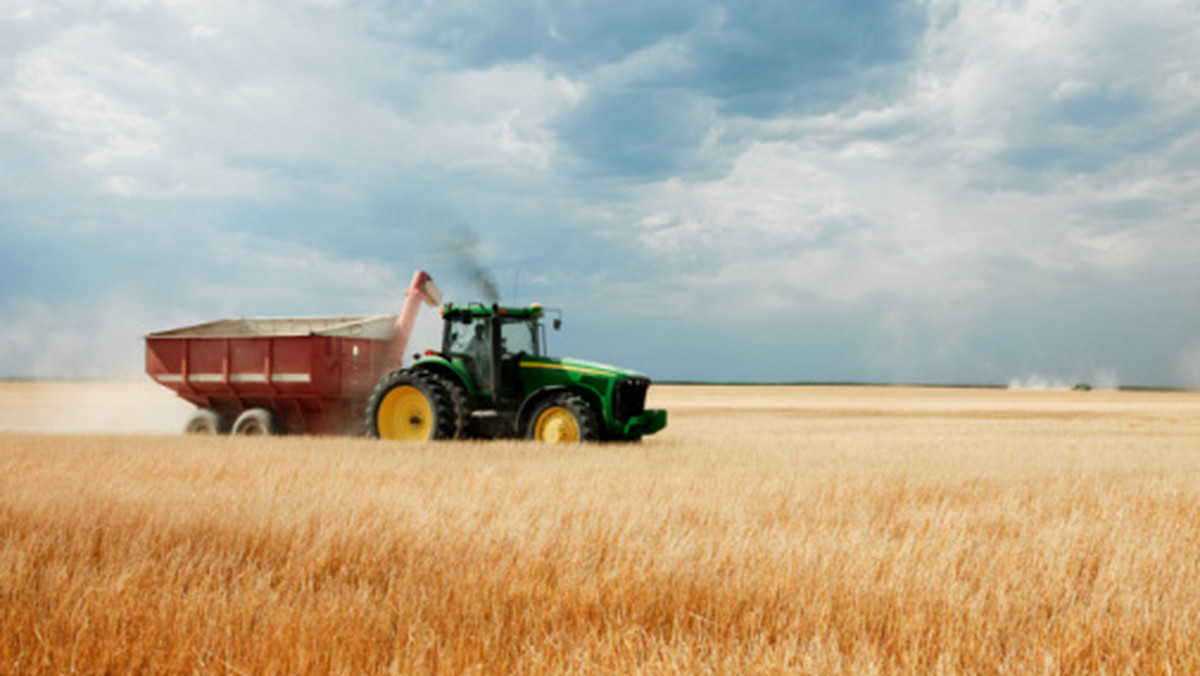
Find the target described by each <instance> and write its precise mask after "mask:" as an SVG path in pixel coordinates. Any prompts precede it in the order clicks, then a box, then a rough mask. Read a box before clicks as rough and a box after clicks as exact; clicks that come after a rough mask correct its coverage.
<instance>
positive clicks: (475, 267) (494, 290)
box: [449, 225, 500, 305]
mask: <svg viewBox="0 0 1200 676" xmlns="http://www.w3.org/2000/svg"><path fill="white" fill-rule="evenodd" d="M449 249H450V254H451V256H452V257H453V259H454V265H455V266H456V267H457V268H458V272H459V274H461V275H463V276H464V277H466V278H467V280H468V281H469V282H470V283H471V285H472V286H473V287H474V290H475V291H476V292H478V293H479V295H480V297H482V298H483V300H484V301H485V302H486V303H488V304H489V305H496V304H498V303H499V302H500V290H499V288H498V287H497V286H496V278H495V277H494V276H493V275H492V272H491V270H488V269H487V268H486V267H484V266H483V264H482V263H480V262H479V238H478V237H476V236H475V233H474V232H472V231H471V229H470V228H468V227H466V226H464V225H459V226H458V227H457V228H456V229H455V232H454V234H453V235H452V236H451V239H450V247H449Z"/></svg>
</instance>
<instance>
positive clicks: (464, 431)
mask: <svg viewBox="0 0 1200 676" xmlns="http://www.w3.org/2000/svg"><path fill="white" fill-rule="evenodd" d="M430 375H432V376H433V378H434V379H436V380H437V382H438V384H439V385H441V386H442V389H444V390H446V394H448V395H449V396H450V410H451V411H453V414H452V417H453V418H454V438H455V439H474V438H475V436H476V435H475V429H474V427H473V426H472V425H471V408H472V406H471V395H470V394H468V393H467V388H466V386H465V385H463V384H462V382H461V381H459V379H458V378H456V377H455V376H451V375H445V374H441V373H431V374H430Z"/></svg>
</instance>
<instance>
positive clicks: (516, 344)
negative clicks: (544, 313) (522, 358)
mask: <svg viewBox="0 0 1200 676" xmlns="http://www.w3.org/2000/svg"><path fill="white" fill-rule="evenodd" d="M522 352H523V353H525V354H529V355H535V356H536V355H538V354H540V352H539V351H538V340H537V322H535V321H531V320H528V319H514V320H506V321H505V322H504V323H502V324H501V325H500V353H501V354H502V355H503V356H505V357H508V356H512V355H515V354H520V353H522Z"/></svg>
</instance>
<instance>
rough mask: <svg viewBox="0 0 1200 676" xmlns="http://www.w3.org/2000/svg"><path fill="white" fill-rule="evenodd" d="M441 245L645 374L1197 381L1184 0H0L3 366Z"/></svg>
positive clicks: (425, 262) (450, 275)
mask: <svg viewBox="0 0 1200 676" xmlns="http://www.w3.org/2000/svg"><path fill="white" fill-rule="evenodd" d="M464 257H466V258H470V259H473V260H474V261H475V262H476V263H478V264H479V265H481V266H483V267H484V268H486V270H487V271H488V273H489V274H490V276H491V279H492V281H494V283H495V286H496V287H497V288H498V290H499V293H500V296H501V300H502V301H503V302H506V303H514V304H524V303H530V302H534V301H537V302H541V303H542V304H543V305H544V306H546V307H550V308H560V309H561V311H562V316H563V319H564V328H563V329H562V331H561V332H559V333H552V334H551V336H550V349H551V351H552V352H553V353H555V354H559V355H562V356H574V357H580V358H587V359H592V360H596V361H602V362H607V363H612V364H617V365H622V366H627V367H631V368H636V369H639V370H642V371H644V372H646V373H647V374H649V375H650V376H651V377H652V378H654V379H658V380H714V381H739V382H740V381H768V382H775V381H780V382H795V381H803V382H833V381H837V382H874V383H920V384H998V385H1009V384H1014V385H1023V386H1035V385H1039V384H1070V383H1074V382H1079V381H1086V382H1091V383H1093V384H1096V385H1101V386H1115V385H1122V386H1170V387H1187V388H1197V387H1200V302H1198V299H1200V293H1198V292H1200V4H1197V3H1196V2H1195V0H1143V1H1142V2H1138V3H1131V2H1128V1H1127V0H1025V1H1021V0H959V1H955V0H896V1H885V0H782V1H769V0H764V1H760V2H754V1H746V2H717V1H715V0H662V1H659V2H653V3H613V2H594V1H590V0H570V1H566V2H545V0H478V1H470V0H442V1H438V2H433V1H430V0H426V1H413V2H402V1H393V2H388V1H384V0H374V1H371V0H362V1H358V0H308V1H307V2H305V1H303V0H288V1H286V2H285V1H283V0H236V1H232V0H109V1H103V0H58V1H50V0H41V1H37V2H31V1H26V0H0V377H22V378H51V377H53V378H136V377H138V376H139V375H140V374H141V369H142V359H143V349H144V348H143V338H142V337H143V336H144V334H146V333H148V332H151V331H155V330H161V329H167V328H174V327H178V326H183V325H187V324H191V323H198V322H203V321H208V320H212V319H218V318H222V317H237V316H314V315H359V314H375V313H390V312H397V311H398V309H399V306H400V304H401V303H402V301H403V294H404V289H405V288H406V287H407V284H408V281H409V278H410V277H411V276H412V274H413V271H415V270H417V269H425V270H427V271H429V272H430V274H432V276H433V277H434V279H435V280H436V281H437V282H438V284H439V286H440V287H441V288H442V290H443V292H444V293H445V294H446V296H447V297H448V298H450V299H453V300H456V301H470V300H478V299H479V298H480V294H481V293H482V292H483V291H482V290H481V289H479V288H478V285H477V284H476V283H475V282H476V280H475V279H474V276H473V275H471V274H470V271H469V265H466V264H464V260H463V259H464ZM438 323H439V319H438V317H437V314H436V312H434V311H432V310H427V311H425V312H423V314H422V315H421V319H420V320H419V325H418V328H417V334H418V335H417V339H416V340H417V342H418V343H420V342H422V341H427V342H432V341H434V340H435V337H436V335H437V332H438V331H439V330H440V327H439V326H438Z"/></svg>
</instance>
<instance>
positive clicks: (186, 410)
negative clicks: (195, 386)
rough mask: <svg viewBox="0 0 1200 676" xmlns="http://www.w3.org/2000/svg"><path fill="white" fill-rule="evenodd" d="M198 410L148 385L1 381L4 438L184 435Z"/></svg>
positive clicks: (0, 429) (0, 414) (0, 416)
mask: <svg viewBox="0 0 1200 676" xmlns="http://www.w3.org/2000/svg"><path fill="white" fill-rule="evenodd" d="M192 410H193V407H192V405H191V404H189V403H187V402H186V401H183V400H182V399H180V398H178V397H177V396H175V394H174V393H172V392H171V391H170V390H168V389H166V388H164V387H161V386H160V385H157V384H155V383H153V382H151V381H149V380H145V381H58V380H17V381H0V434H3V433H39V434H40V433H45V434H178V433H180V432H181V431H182V430H183V426H184V424H185V423H186V422H187V418H188V416H189V415H190V414H191V412H192Z"/></svg>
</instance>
